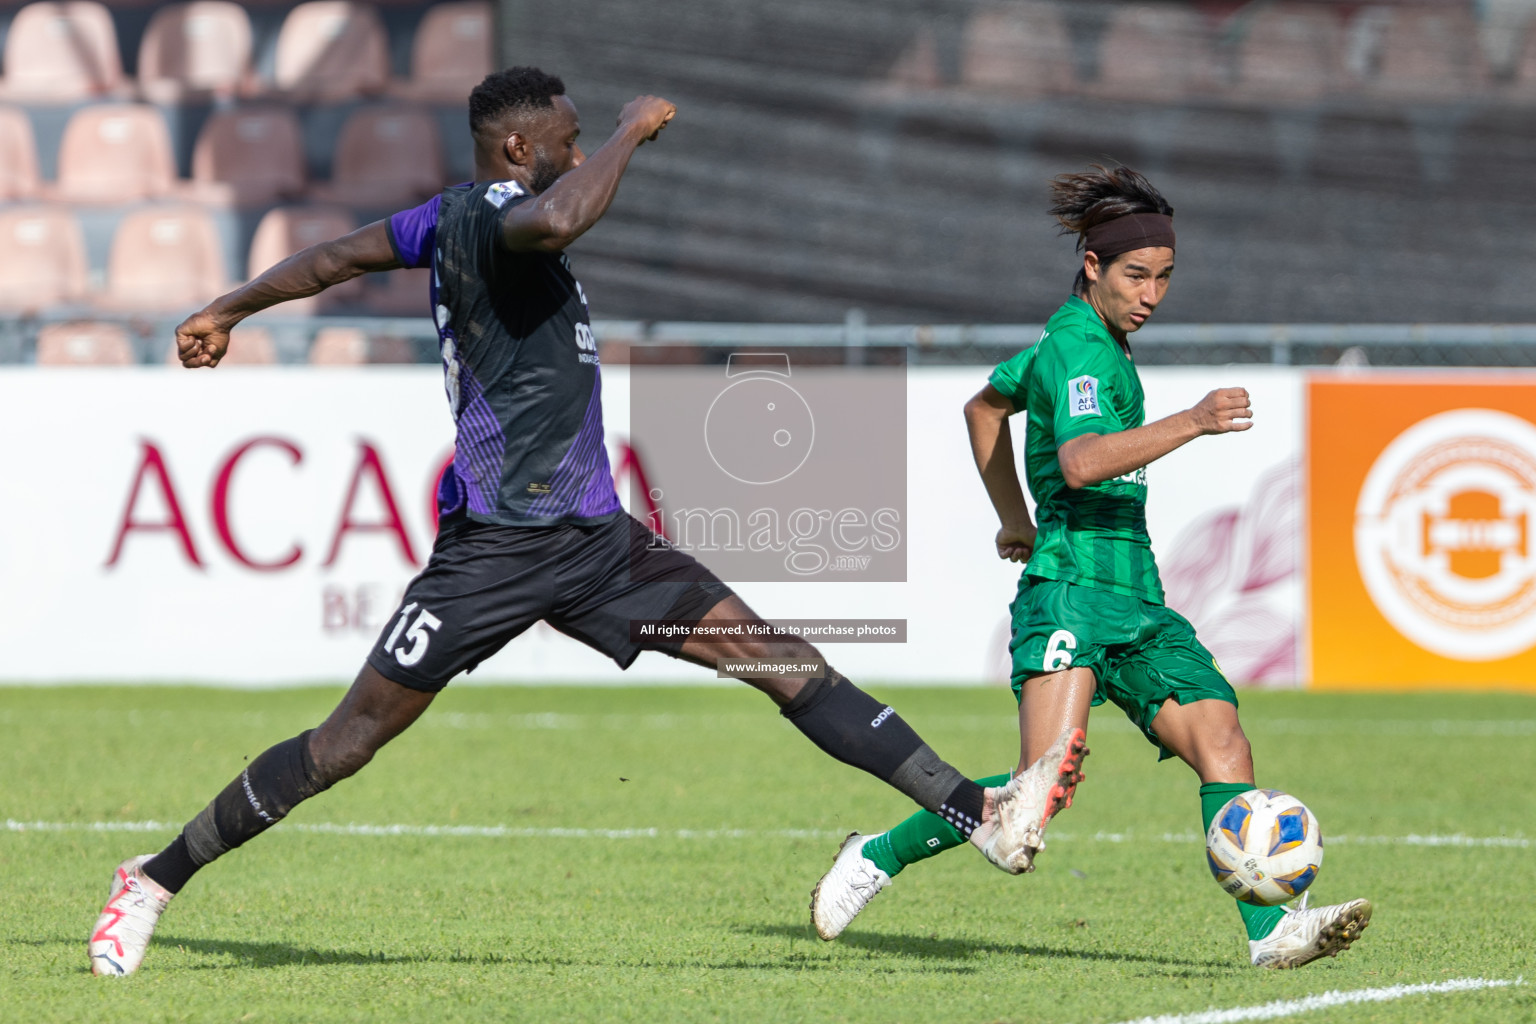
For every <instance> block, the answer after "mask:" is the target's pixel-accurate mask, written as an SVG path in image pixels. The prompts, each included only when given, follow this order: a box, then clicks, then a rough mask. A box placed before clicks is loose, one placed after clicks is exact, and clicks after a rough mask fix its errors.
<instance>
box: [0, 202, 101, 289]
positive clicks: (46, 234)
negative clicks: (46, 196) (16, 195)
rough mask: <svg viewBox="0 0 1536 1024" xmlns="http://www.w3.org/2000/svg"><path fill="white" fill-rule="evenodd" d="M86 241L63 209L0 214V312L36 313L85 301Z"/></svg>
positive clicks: (26, 209)
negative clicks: (3, 310)
mask: <svg viewBox="0 0 1536 1024" xmlns="http://www.w3.org/2000/svg"><path fill="white" fill-rule="evenodd" d="M86 272H87V264H86V257H85V236H84V235H83V234H82V233H81V230H80V223H79V221H77V220H76V219H75V217H74V214H72V213H70V211H69V209H68V208H67V207H63V206H46V205H30V206H11V207H7V208H5V209H3V210H0V309H5V310H8V311H24V312H30V313H36V312H39V311H41V310H43V309H46V308H47V307H49V306H57V305H64V304H71V303H77V302H82V301H84V299H85V296H86Z"/></svg>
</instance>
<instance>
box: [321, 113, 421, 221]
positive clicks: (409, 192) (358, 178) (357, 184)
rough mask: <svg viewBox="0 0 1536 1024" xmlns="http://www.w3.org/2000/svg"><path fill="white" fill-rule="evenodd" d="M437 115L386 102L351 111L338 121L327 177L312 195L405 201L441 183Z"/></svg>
mask: <svg viewBox="0 0 1536 1024" xmlns="http://www.w3.org/2000/svg"><path fill="white" fill-rule="evenodd" d="M444 177H445V171H444V170H443V157H442V140H441V136H440V135H439V134H438V129H437V119H436V118H434V117H433V116H432V115H431V114H430V113H428V112H426V111H424V110H420V109H417V108H415V107H410V106H400V105H393V104H384V105H380V106H376V107H368V108H364V109H362V110H358V111H356V112H355V113H353V114H352V115H351V116H350V117H348V118H347V120H346V121H345V122H344V123H343V124H342V126H341V134H340V137H339V138H338V139H337V141H336V150H335V154H334V155H333V157H332V160H331V181H330V183H329V184H328V185H318V186H316V188H315V189H314V196H315V198H316V199H320V200H321V201H328V202H338V203H345V204H347V205H348V206H351V207H354V208H356V207H389V206H405V205H409V204H411V203H416V202H420V201H422V200H424V199H426V198H428V197H429V196H434V195H436V194H437V193H438V192H439V191H441V190H442V188H443V185H444V180H443V179H444Z"/></svg>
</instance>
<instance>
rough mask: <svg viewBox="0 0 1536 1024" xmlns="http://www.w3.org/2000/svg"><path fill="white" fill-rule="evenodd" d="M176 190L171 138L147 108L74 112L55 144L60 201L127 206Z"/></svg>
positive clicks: (120, 106) (131, 105) (114, 105)
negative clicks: (57, 150) (57, 154)
mask: <svg viewBox="0 0 1536 1024" xmlns="http://www.w3.org/2000/svg"><path fill="white" fill-rule="evenodd" d="M175 185H176V163H175V158H174V157H172V155H171V135H170V131H169V130H168V129H167V128H166V124H165V118H164V117H162V116H161V114H160V111H158V110H156V109H155V108H154V107H152V106H150V105H149V104H147V103H104V104H100V105H98V106H90V107H84V108H82V109H80V110H77V111H76V112H75V113H74V114H73V115H72V116H71V117H70V119H69V123H68V124H66V125H65V127H64V139H63V141H62V142H60V143H59V180H58V185H57V187H56V190H55V192H56V194H57V196H58V198H60V199H63V200H66V201H68V202H73V203H129V202H136V201H138V200H141V199H154V198H157V197H160V196H164V195H168V194H169V193H170V192H171V190H172V189H173V188H174V187H175Z"/></svg>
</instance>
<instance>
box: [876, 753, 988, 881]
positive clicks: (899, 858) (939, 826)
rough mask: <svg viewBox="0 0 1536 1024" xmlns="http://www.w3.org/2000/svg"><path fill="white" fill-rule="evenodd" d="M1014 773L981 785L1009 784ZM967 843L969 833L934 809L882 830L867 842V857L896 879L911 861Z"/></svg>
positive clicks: (913, 862) (978, 782)
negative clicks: (961, 832) (966, 836)
mask: <svg viewBox="0 0 1536 1024" xmlns="http://www.w3.org/2000/svg"><path fill="white" fill-rule="evenodd" d="M1010 778H1012V776H1011V775H989V776H987V777H986V778H984V779H977V780H976V785H978V786H983V787H986V786H1006V785H1007V784H1008V780H1009V779H1010ZM964 842H965V836H963V835H961V834H960V830H959V829H957V828H955V827H954V826H953V825H951V824H950V823H949V822H947V821H945V820H944V819H943V818H941V817H939V816H938V815H937V814H934V813H933V812H932V811H918V812H917V813H916V814H914V815H912V817H910V818H908V819H907V820H906V821H904V822H902V823H901V824H900V825H897V826H896V827H895V828H893V829H891V830H890V831H889V832H882V833H881V834H880V835H877V836H875V838H873V839H871V840H870V841H869V842H867V843H865V844H864V856H865V857H867V858H868V859H869V860H870V861H872V862H873V863H874V865H875V867H877V868H879V869H880V870H881V871H884V872H885V873H886V874H888V875H890V876H891V877H892V878H895V877H896V876H897V875H898V874H900V873H901V869H902V868H904V867H906V866H907V865H908V864H916V863H917V862H918V861H920V860H927V859H928V858H929V857H933V856H937V855H938V854H941V853H943V852H944V851H945V850H952V849H954V848H955V847H957V846H960V845H962V844H963V843H964Z"/></svg>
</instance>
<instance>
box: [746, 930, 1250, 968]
mask: <svg viewBox="0 0 1536 1024" xmlns="http://www.w3.org/2000/svg"><path fill="white" fill-rule="evenodd" d="M742 930H743V931H747V932H749V933H751V934H755V935H767V936H775V937H779V938H792V939H804V938H810V939H817V936H816V932H815V931H814V930H813V929H812V928H811V927H810V926H809V925H788V924H773V925H756V926H754V927H751V928H746V929H742ZM817 941H820V940H819V939H818V940H817ZM837 943H838V945H841V946H851V947H853V948H855V949H863V950H867V951H869V952H871V953H895V954H898V955H900V956H910V957H921V958H923V959H941V960H962V959H966V958H968V957H972V956H976V955H977V954H980V953H1002V954H1006V955H1009V956H1041V957H1057V958H1061V959H1072V960H1097V961H1105V962H1109V963H1128V964H1137V963H1140V964H1153V965H1156V966H1159V967H1169V968H1180V969H1181V970H1182V971H1185V972H1187V971H1188V970H1190V969H1195V970H1198V971H1202V972H1203V971H1221V972H1228V971H1230V970H1232V967H1233V965H1232V963H1231V962H1230V961H1227V960H1189V959H1184V958H1181V957H1176V956H1165V955H1159V954H1156V953H1137V952H1124V953H1121V952H1103V951H1100V950H1092V949H1073V948H1070V947H1065V946H1046V945H1041V944H1038V943H1037V944H1033V945H1027V944H1025V943H1003V942H986V941H978V940H974V939H960V938H940V937H938V936H935V935H906V934H901V933H893V932H852V933H849V932H844V933H843V934H842V935H840V936H839V937H838V939H837Z"/></svg>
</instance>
